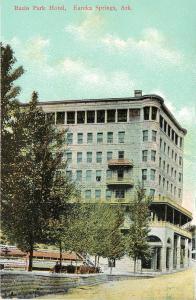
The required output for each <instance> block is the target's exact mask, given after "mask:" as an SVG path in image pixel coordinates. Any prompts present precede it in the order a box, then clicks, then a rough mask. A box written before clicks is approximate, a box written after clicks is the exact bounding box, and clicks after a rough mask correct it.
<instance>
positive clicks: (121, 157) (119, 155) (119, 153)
mask: <svg viewBox="0 0 196 300" xmlns="http://www.w3.org/2000/svg"><path fill="white" fill-rule="evenodd" d="M124 154H125V153H124V151H118V159H124Z"/></svg>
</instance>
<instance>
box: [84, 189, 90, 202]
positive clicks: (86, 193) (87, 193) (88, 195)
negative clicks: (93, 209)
mask: <svg viewBox="0 0 196 300" xmlns="http://www.w3.org/2000/svg"><path fill="white" fill-rule="evenodd" d="M85 199H86V200H90V199H91V190H86V191H85Z"/></svg>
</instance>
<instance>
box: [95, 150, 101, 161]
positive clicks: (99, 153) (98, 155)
mask: <svg viewBox="0 0 196 300" xmlns="http://www.w3.org/2000/svg"><path fill="white" fill-rule="evenodd" d="M96 162H97V163H101V162H102V152H97V153H96Z"/></svg>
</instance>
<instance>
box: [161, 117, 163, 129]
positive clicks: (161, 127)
mask: <svg viewBox="0 0 196 300" xmlns="http://www.w3.org/2000/svg"><path fill="white" fill-rule="evenodd" d="M160 127H161V129H163V117H162V116H160Z"/></svg>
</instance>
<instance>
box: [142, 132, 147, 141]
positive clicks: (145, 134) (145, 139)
mask: <svg viewBox="0 0 196 300" xmlns="http://www.w3.org/2000/svg"><path fill="white" fill-rule="evenodd" d="M147 141H148V130H143V142H147Z"/></svg>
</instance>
